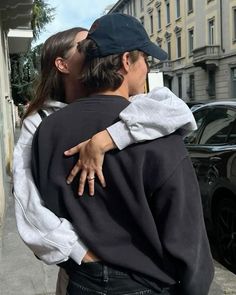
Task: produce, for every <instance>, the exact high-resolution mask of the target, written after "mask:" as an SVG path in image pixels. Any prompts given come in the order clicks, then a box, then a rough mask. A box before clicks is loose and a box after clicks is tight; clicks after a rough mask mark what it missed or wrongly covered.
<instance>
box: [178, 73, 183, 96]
mask: <svg viewBox="0 0 236 295" xmlns="http://www.w3.org/2000/svg"><path fill="white" fill-rule="evenodd" d="M178 90H179V97H180V98H181V97H182V76H178Z"/></svg>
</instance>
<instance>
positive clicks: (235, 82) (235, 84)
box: [231, 67, 236, 98]
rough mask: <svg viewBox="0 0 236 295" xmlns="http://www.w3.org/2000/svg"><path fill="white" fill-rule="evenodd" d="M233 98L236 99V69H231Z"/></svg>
mask: <svg viewBox="0 0 236 295" xmlns="http://www.w3.org/2000/svg"><path fill="white" fill-rule="evenodd" d="M231 97H233V98H236V68H235V67H234V68H231Z"/></svg>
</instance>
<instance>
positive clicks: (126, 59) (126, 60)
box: [122, 52, 131, 72]
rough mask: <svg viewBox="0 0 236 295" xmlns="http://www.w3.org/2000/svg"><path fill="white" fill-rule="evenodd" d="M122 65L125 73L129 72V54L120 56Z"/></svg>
mask: <svg viewBox="0 0 236 295" xmlns="http://www.w3.org/2000/svg"><path fill="white" fill-rule="evenodd" d="M122 64H123V68H124V70H125V71H126V72H129V69H130V65H131V63H130V54H129V52H125V53H124V54H123V56H122Z"/></svg>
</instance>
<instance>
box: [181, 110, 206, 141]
mask: <svg viewBox="0 0 236 295" xmlns="http://www.w3.org/2000/svg"><path fill="white" fill-rule="evenodd" d="M208 112H209V110H208V109H204V110H199V111H196V112H194V118H195V121H196V123H197V130H194V131H192V132H190V133H189V134H188V135H187V136H186V137H185V138H184V142H185V143H186V144H196V143H197V142H198V140H197V139H198V134H199V131H201V129H202V126H203V125H204V122H205V121H206V116H207V114H208Z"/></svg>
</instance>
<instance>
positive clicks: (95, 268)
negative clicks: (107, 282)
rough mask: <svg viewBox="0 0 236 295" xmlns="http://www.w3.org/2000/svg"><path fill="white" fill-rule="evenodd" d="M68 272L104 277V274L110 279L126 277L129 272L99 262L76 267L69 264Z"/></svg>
mask: <svg viewBox="0 0 236 295" xmlns="http://www.w3.org/2000/svg"><path fill="white" fill-rule="evenodd" d="M70 270H71V271H72V272H73V271H79V272H86V273H89V274H90V275H91V276H96V277H99V276H104V272H105V273H106V274H107V275H109V276H110V277H128V276H129V271H127V270H124V269H121V268H119V267H114V266H110V265H107V264H104V263H103V262H101V261H97V262H86V263H82V264H81V265H78V264H77V263H75V262H72V263H71V264H70Z"/></svg>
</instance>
